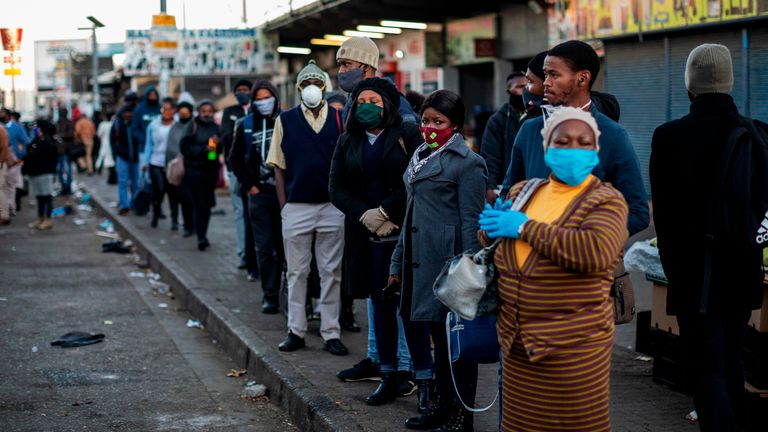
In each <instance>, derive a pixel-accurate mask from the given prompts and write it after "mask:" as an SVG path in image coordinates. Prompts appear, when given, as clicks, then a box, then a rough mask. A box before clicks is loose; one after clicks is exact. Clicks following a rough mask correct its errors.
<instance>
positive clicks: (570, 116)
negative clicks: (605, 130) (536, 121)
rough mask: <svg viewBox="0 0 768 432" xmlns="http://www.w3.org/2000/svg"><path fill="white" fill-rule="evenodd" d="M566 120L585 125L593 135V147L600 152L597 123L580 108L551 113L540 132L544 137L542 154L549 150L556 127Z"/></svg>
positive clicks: (569, 108)
mask: <svg viewBox="0 0 768 432" xmlns="http://www.w3.org/2000/svg"><path fill="white" fill-rule="evenodd" d="M568 120H578V121H580V122H584V123H586V125H587V126H589V128H590V129H592V132H593V133H594V134H595V146H596V147H597V150H600V129H599V128H598V127H597V121H596V120H595V118H594V117H592V114H591V113H590V112H589V111H584V110H583V109H581V108H573V107H562V108H560V109H558V110H557V111H555V112H554V113H552V115H551V116H550V117H549V118H547V120H546V121H545V122H544V129H542V130H541V136H542V137H544V152H545V153H546V151H547V149H548V148H549V144H550V141H551V140H552V133H553V132H554V131H555V129H557V127H558V126H560V125H561V124H563V122H566V121H568Z"/></svg>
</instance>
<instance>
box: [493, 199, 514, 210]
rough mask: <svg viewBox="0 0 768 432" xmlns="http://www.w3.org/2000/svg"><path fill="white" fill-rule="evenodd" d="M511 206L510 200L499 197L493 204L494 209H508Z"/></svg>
mask: <svg viewBox="0 0 768 432" xmlns="http://www.w3.org/2000/svg"><path fill="white" fill-rule="evenodd" d="M510 208H512V200H508V201H503V202H502V201H501V198H496V202H495V203H494V204H493V209H494V210H502V211H504V210H509V209H510Z"/></svg>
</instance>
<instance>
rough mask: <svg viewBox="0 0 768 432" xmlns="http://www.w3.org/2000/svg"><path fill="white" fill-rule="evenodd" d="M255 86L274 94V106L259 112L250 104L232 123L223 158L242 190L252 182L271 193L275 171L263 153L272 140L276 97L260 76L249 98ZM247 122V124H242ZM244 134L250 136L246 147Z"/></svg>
mask: <svg viewBox="0 0 768 432" xmlns="http://www.w3.org/2000/svg"><path fill="white" fill-rule="evenodd" d="M259 89H267V90H269V91H270V92H271V93H272V96H274V97H275V108H274V109H273V110H272V114H271V115H269V116H263V115H262V114H261V113H260V112H259V111H258V110H257V109H255V108H254V109H252V110H251V113H250V114H248V115H247V116H246V117H243V118H242V119H240V120H238V121H237V122H236V123H235V127H234V128H235V130H234V140H233V141H232V149H231V150H230V152H229V157H228V158H227V160H228V161H229V164H230V166H231V167H232V171H233V172H234V173H235V176H236V177H237V181H239V182H240V188H241V189H242V191H243V192H246V193H247V192H248V191H249V190H250V189H251V187H253V186H256V187H257V188H259V190H261V191H262V192H272V193H275V171H274V169H273V168H272V167H270V166H268V165H267V163H266V157H267V155H268V154H269V148H270V146H271V144H272V132H273V131H274V129H275V120H276V119H277V116H278V115H279V114H280V97H279V96H278V93H277V89H276V88H275V87H274V86H273V85H272V84H270V82H269V81H266V80H261V81H257V82H256V83H255V84H254V85H253V91H252V98H251V99H252V100H253V99H255V96H256V92H257V91H258V90H259ZM246 119H250V120H246ZM248 123H250V126H251V127H250V128H249V127H246V125H247V124H248ZM246 134H250V135H251V137H252V141H251V148H250V149H249V148H248V140H246Z"/></svg>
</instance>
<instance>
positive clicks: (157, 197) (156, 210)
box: [141, 97, 179, 231]
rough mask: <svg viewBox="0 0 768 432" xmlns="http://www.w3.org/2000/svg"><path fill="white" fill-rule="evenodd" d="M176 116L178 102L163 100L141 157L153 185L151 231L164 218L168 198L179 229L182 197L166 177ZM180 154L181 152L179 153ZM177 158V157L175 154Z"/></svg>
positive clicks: (142, 169) (143, 170) (174, 228)
mask: <svg viewBox="0 0 768 432" xmlns="http://www.w3.org/2000/svg"><path fill="white" fill-rule="evenodd" d="M175 114H176V101H174V100H173V98H170V97H167V98H163V101H162V103H161V107H160V117H158V118H156V119H154V120H152V122H151V123H150V124H149V126H147V144H146V146H145V148H144V154H143V156H142V165H141V171H142V173H144V172H147V171H149V178H150V180H151V183H152V221H151V223H150V225H151V226H152V228H157V223H158V221H159V220H160V219H161V218H163V217H165V216H164V215H163V198H165V195H166V194H167V195H168V204H169V207H170V209H171V229H172V230H174V231H175V230H177V229H178V227H179V196H178V193H177V190H176V188H175V187H169V186H173V185H171V184H169V183H168V179H167V178H166V176H165V166H166V164H168V162H170V161H171V160H170V159H169V158H168V156H169V152H168V135H169V133H170V131H171V128H172V127H173V124H174V120H173V116H174V115H175ZM176 153H178V152H176ZM174 156H175V155H174Z"/></svg>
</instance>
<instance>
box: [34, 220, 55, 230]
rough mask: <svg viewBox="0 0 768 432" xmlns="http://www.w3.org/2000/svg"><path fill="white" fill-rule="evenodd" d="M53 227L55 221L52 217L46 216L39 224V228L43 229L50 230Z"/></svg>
mask: <svg viewBox="0 0 768 432" xmlns="http://www.w3.org/2000/svg"><path fill="white" fill-rule="evenodd" d="M51 228H53V221H52V220H51V218H45V219H43V220H42V222H40V223H39V224H38V225H37V229H39V230H41V231H45V230H49V229H51Z"/></svg>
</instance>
